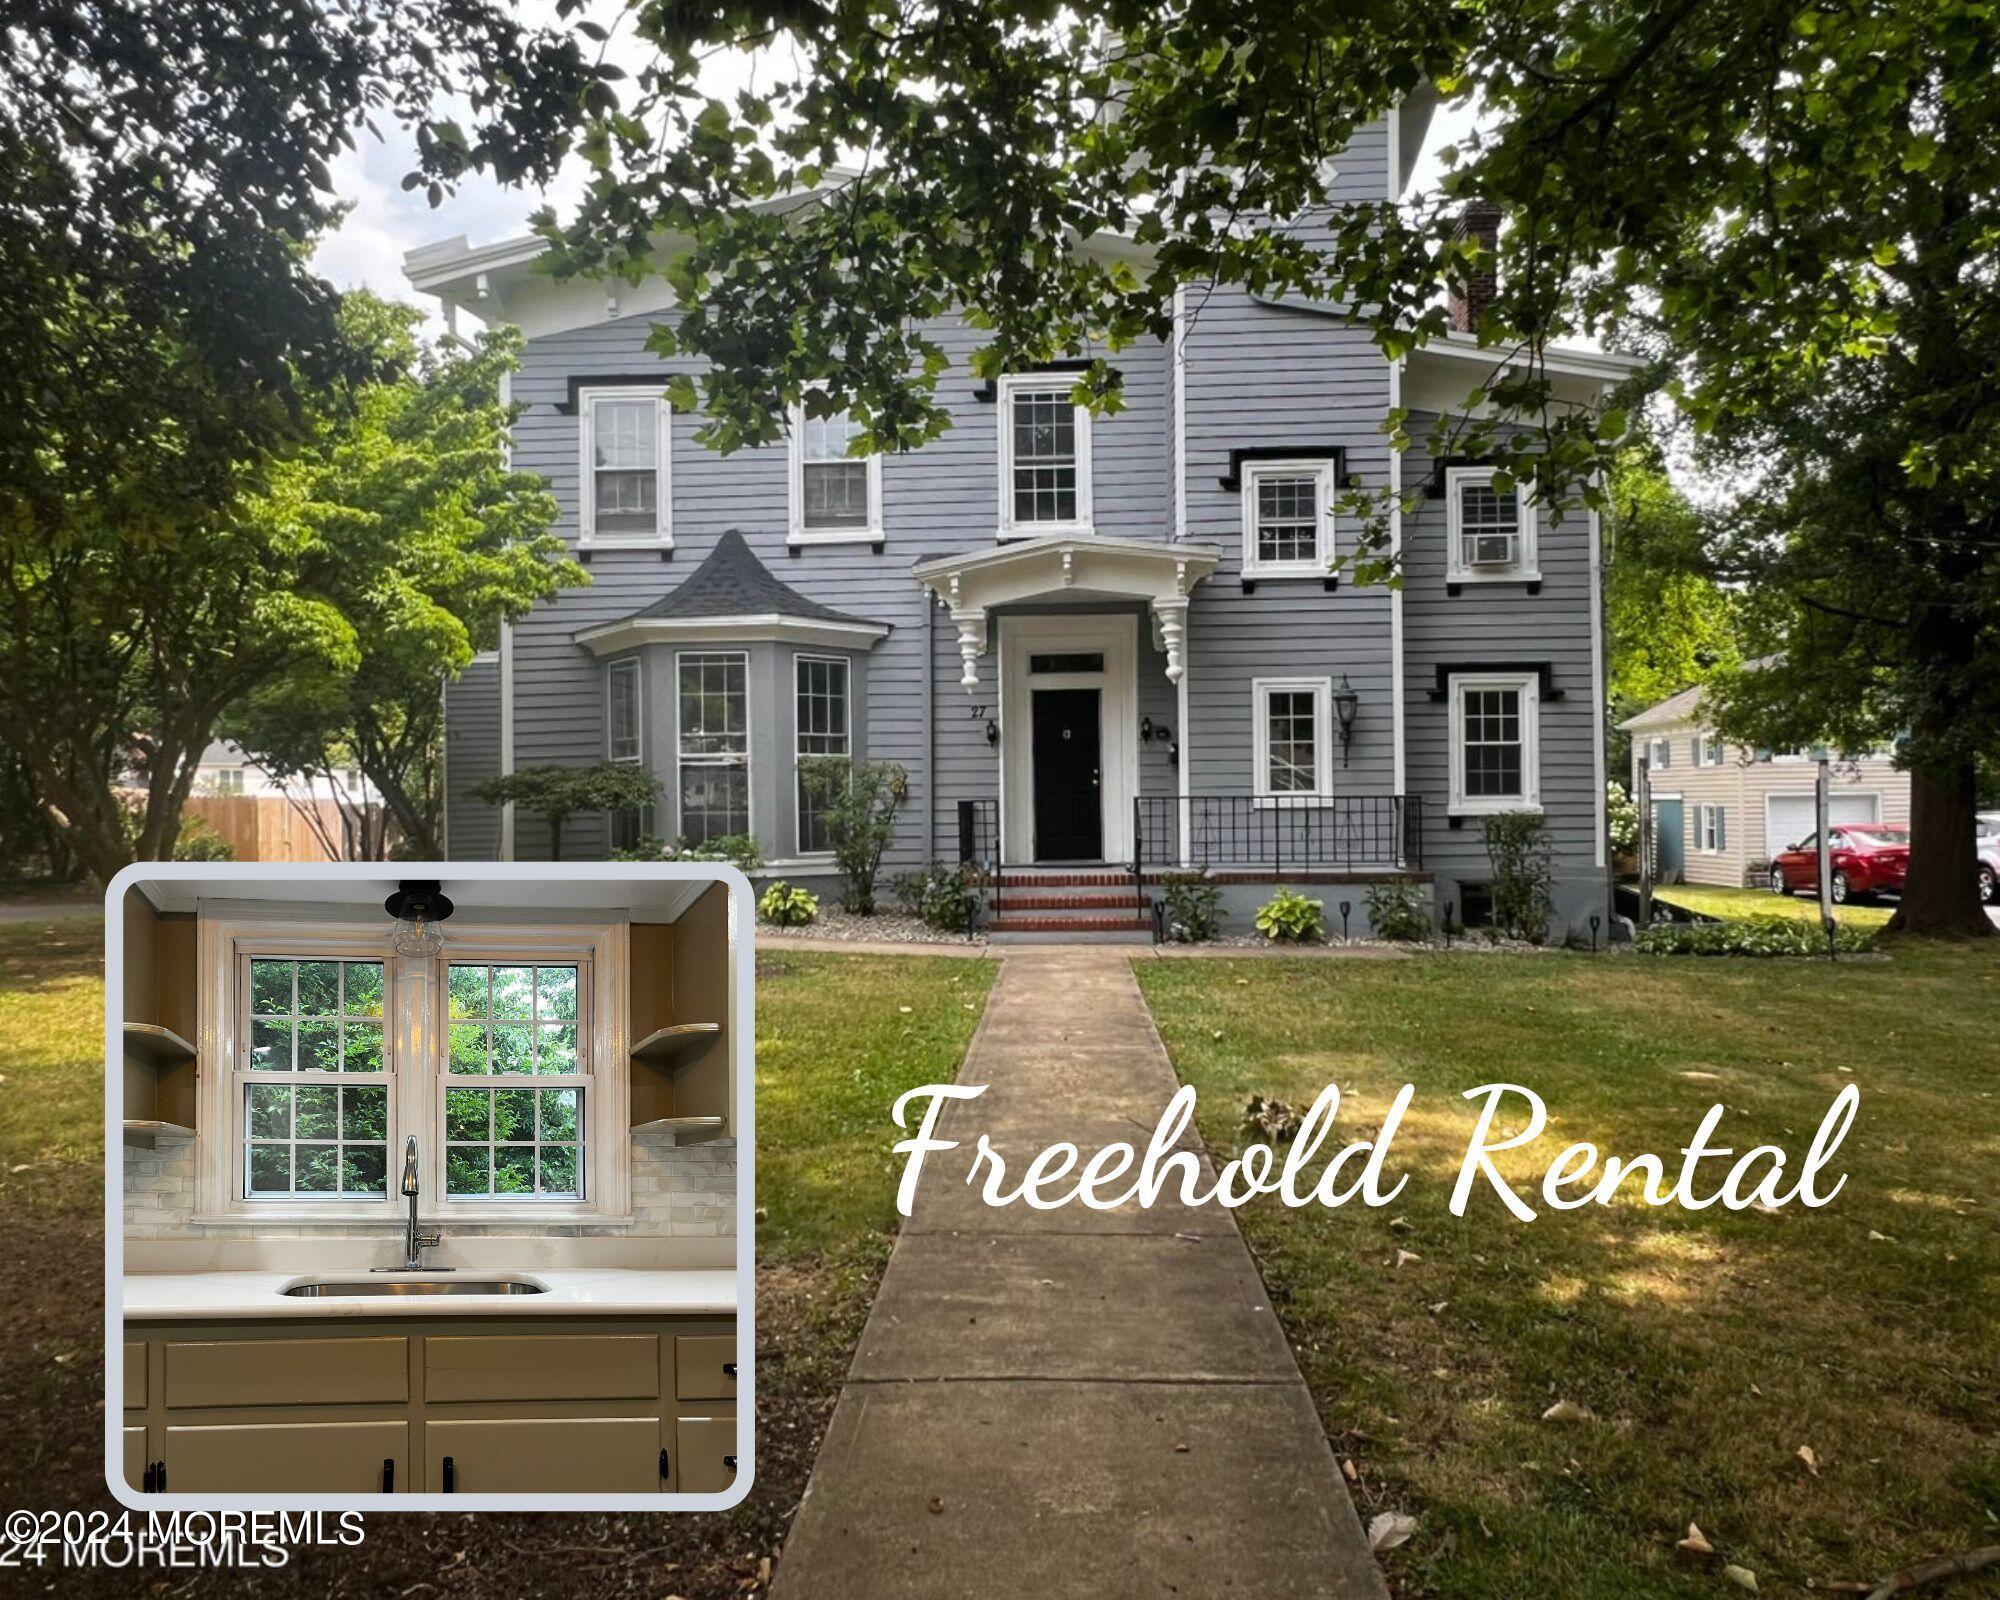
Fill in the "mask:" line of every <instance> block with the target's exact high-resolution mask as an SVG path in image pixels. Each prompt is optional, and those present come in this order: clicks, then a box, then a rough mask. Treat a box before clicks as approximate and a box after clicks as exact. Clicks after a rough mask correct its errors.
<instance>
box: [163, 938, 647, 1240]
mask: <svg viewBox="0 0 2000 1600" xmlns="http://www.w3.org/2000/svg"><path fill="white" fill-rule="evenodd" d="M388 933H389V925H388V923H387V921H386V919H383V920H381V921H380V923H379V925H375V924H368V923H351V924H349V923H334V922H321V923H314V924H307V923H304V922H294V921H292V920H291V919H285V920H282V921H280V920H273V921H268V922H263V921H260V922H239V921H234V920H231V919H228V918H226V917H225V918H217V919H210V918H208V917H207V916H206V914H204V925H203V929H202V937H201V949H202V952H203V953H202V956H201V960H202V964H203V965H202V971H203V978H202V982H203V985H204V990H203V992H204V995H205V996H206V997H207V998H206V999H205V1000H204V1002H203V1013H204V1017H205V1019H206V1018H212V1019H213V1021H208V1020H205V1021H204V1023H203V1035H202V1042H201V1044H200V1047H199V1049H200V1055H199V1061H200V1087H199V1090H198V1109H197V1126H198V1128H199V1130H200V1132H199V1134H198V1140H199V1144H198V1153H199V1158H200V1161H199V1165H200V1180H199V1182H200V1188H199V1200H198V1207H197V1220H206V1221H215V1222H242V1221H254V1222H258V1223H270V1222H272V1221H274V1220H276V1219H280V1218H282V1219H284V1220H286V1221H294V1222H300V1223H312V1222H331V1221H339V1222H342V1223H348V1224H353V1223H371V1224H379V1225H381V1226H383V1227H385V1228H386V1227H393V1226H396V1225H397V1224H398V1222H399V1219H400V1218H401V1217H402V1215H403V1206H404V1204H405V1202H404V1199H403V1196H402V1194H401V1184H400V1179H401V1176H402V1171H403V1163H404V1158H405V1150H406V1146H407V1145H408V1144H409V1142H410V1141H412V1140H414V1142H415V1145H416V1156H417V1173H418V1194H419V1202H420V1206H421V1209H422V1214H423V1215H424V1216H425V1217H426V1218H427V1219H429V1220H434V1221H435V1220H442V1221H444V1222H445V1223H447V1224H449V1223H450V1222H451V1221H452V1220H453V1219H454V1218H456V1219H458V1220H460V1221H464V1222H479V1221H482V1220H492V1219H494V1218H508V1217H512V1218H518V1217H520V1216H521V1215H522V1214H523V1212H524V1211H527V1212H532V1213H533V1214H535V1215H536V1216H537V1217H539V1218H542V1219H545V1220H552V1219H557V1218H560V1219H562V1220H565V1221H570V1222H588V1221H595V1220H599V1219H616V1218H619V1217H622V1216H623V1215H624V1214H625V1212H626V1208H627V1206H628V1204H629V1200H628V1195H627V1188H628V1184H629V1180H628V1178H627V1176H626V1173H625V1169H624V1164H623V1160H622V1146H621V1143H620V1141H621V1138H622V1136H623V1132H624V1129H625V1127H626V1125H627V1124H628V1123H629V1120H630V1096H629V1085H628V1084H627V1083H626V1082H625V1080H624V1079H623V1078H622V1077H621V1076H620V1075H619V1074H618V1073H617V1072H616V1071H615V1070H612V1065H613V1064H615V1063H617V1062H619V1061H622V1060H623V1059H624V1058H623V1056H622V1054H621V1053H620V1052H621V1049H622V1046H623V1044H624V1042H625V1033H626V1030H625V1028H624V1026H623V1024H622V1023H621V1020H620V1017H621V1012H620V1009H619V1006H618V997H619V996H620V995H621V994H622V992H623V987H624V984H623V979H622V977H621V976H620V974H622V972H623V963H624V960H625V954H624V951H625V945H624V938H623V935H624V930H623V928H622V927H615V926H609V925H604V924H589V925H584V924H578V925H555V924H547V923H537V924H534V925H523V926H518V927H512V926H502V925H500V924H497V923H495V924H487V925H481V926H479V927H477V928H476V929H475V928H473V927H470V926H468V928H467V929H466V930H464V931H462V932H460V931H454V932H453V933H452V934H450V935H449V936H448V938H447V941H446V945H445V950H444V953H443V954H442V955H441V956H438V957H421V956H398V955H394V954H392V953H391V952H390V950H389V949H388Z"/></svg>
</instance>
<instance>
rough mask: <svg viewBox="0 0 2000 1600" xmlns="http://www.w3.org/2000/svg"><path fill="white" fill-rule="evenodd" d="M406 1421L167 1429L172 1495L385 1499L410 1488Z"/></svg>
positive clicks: (292, 1423)
mask: <svg viewBox="0 0 2000 1600" xmlns="http://www.w3.org/2000/svg"><path fill="white" fill-rule="evenodd" d="M409 1455H410V1425H409V1424H408V1423H407V1422H277V1423H266V1424H246V1425H241V1426H239V1425H237V1424H234V1423H231V1424H228V1425H226V1426H223V1427H215V1428H202V1427H171V1428H168V1429H167V1450H166V1462H167V1492H168V1493H169V1494H249V1493H256V1494H382V1493H384V1492H385V1491H386V1492H395V1491H399V1490H402V1489H404V1488H406V1487H407V1486H408V1484H409V1473H408V1467H409Z"/></svg>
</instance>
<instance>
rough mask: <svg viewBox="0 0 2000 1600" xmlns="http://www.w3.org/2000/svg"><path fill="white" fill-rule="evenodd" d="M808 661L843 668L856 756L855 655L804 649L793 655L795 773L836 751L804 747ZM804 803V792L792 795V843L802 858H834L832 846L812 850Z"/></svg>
mask: <svg viewBox="0 0 2000 1600" xmlns="http://www.w3.org/2000/svg"><path fill="white" fill-rule="evenodd" d="M808 662H817V663H822V664H826V665H831V666H836V667H838V668H840V670H841V673H842V679H841V700H842V702H843V704H844V705H845V706H846V709H847V750H846V752H845V755H846V759H847V760H849V761H852V760H853V759H854V658H853V657H852V656H842V655H827V654H822V653H810V654H809V653H807V652H804V651H800V652H798V653H796V654H794V655H793V657H792V770H793V771H794V772H797V771H798V770H799V765H798V764H799V763H800V762H802V761H805V760H807V759H808V758H809V757H819V756H825V755H830V754H833V752H831V751H826V750H812V751H808V750H804V749H801V748H800V730H799V668H801V667H802V666H804V665H806V663H808ZM795 788H796V786H795ZM804 802H805V797H804V795H803V794H800V793H796V792H795V793H794V795H793V797H792V845H793V847H794V848H795V849H796V850H797V851H798V859H800V860H801V861H822V860H831V859H832V857H833V850H832V847H831V846H829V847H827V848H826V849H824V850H811V849H808V848H807V847H806V815H805V803H804Z"/></svg>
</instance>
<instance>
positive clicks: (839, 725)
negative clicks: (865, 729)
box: [794, 656, 852, 854]
mask: <svg viewBox="0 0 2000 1600" xmlns="http://www.w3.org/2000/svg"><path fill="white" fill-rule="evenodd" d="M795 671H796V685H797V692H796V695H795V700H794V703H795V706H796V711H795V716H796V723H797V741H798V750H797V754H798V757H799V760H800V762H801V763H803V762H806V761H809V760H812V759H813V758H815V757H829V756H831V757H841V756H846V755H849V754H851V753H852V744H851V740H850V734H849V727H850V721H849V710H848V701H847V686H848V666H847V663H846V662H845V661H839V660H833V659H831V658H825V657H810V656H801V657H799V658H798V659H797V661H796V664H795ZM798 811H799V849H800V851H801V852H803V853H806V854H812V853H814V852H818V851H825V850H830V849H832V848H833V840H832V837H831V835H830V834H829V833H828V831H827V825H826V814H825V808H824V806H823V805H822V803H821V801H820V800H819V798H818V797H817V796H816V795H814V794H813V793H812V792H811V790H810V788H809V787H808V785H807V783H806V779H805V771H804V768H803V766H801V767H800V769H799V775H798Z"/></svg>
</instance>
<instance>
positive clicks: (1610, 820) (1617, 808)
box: [1604, 778, 1639, 855]
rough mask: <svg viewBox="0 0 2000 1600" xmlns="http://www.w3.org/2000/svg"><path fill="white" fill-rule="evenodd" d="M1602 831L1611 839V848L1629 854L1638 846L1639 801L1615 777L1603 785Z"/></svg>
mask: <svg viewBox="0 0 2000 1600" xmlns="http://www.w3.org/2000/svg"><path fill="white" fill-rule="evenodd" d="M1604 831H1605V832H1606V834H1607V835H1609V837H1610V839H1611V848H1612V849H1614V850H1616V851H1618V852H1620V853H1621V854H1624V855H1630V854H1631V853H1632V852H1633V851H1634V850H1636V849H1638V848H1639V802H1638V801H1636V800H1634V799H1633V798H1632V797H1631V796H1630V795H1629V794H1627V793H1626V792H1625V785H1624V784H1622V783H1620V782H1619V781H1618V780H1617V779H1616V778H1613V779H1612V780H1611V781H1610V782H1609V783H1608V784H1606V785H1605V804H1604Z"/></svg>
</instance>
